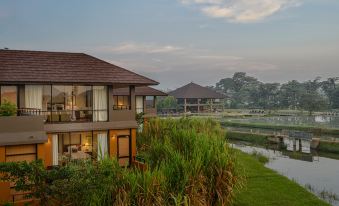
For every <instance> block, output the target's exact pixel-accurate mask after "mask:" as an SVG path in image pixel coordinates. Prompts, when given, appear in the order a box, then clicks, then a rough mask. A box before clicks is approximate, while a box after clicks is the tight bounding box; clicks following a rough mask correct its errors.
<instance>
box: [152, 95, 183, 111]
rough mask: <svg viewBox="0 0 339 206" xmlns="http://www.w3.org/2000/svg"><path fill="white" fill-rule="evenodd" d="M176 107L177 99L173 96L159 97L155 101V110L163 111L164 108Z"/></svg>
mask: <svg viewBox="0 0 339 206" xmlns="http://www.w3.org/2000/svg"><path fill="white" fill-rule="evenodd" d="M177 109H178V104H177V100H176V99H175V98H174V97H173V96H167V97H159V100H158V101H157V110H158V111H159V112H163V111H165V110H169V111H167V112H170V111H172V110H173V111H176V110H177Z"/></svg>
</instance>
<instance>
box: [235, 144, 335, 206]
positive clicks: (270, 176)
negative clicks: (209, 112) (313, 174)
mask: <svg viewBox="0 0 339 206" xmlns="http://www.w3.org/2000/svg"><path fill="white" fill-rule="evenodd" d="M237 153H238V154H237V157H238V160H239V163H240V164H241V165H242V167H243V169H244V171H245V174H246V184H245V186H244V188H242V189H241V191H239V192H238V193H237V195H236V198H235V199H236V200H235V203H234V206H256V205H258V206H265V205H270V206H279V205H281V206H299V205H300V206H301V205H303V206H322V205H326V206H328V205H329V204H327V203H325V202H324V201H322V200H320V199H319V198H317V197H316V196H315V195H313V194H312V193H310V192H308V191H307V190H306V189H304V188H303V187H301V186H300V185H298V184H297V183H295V182H293V181H291V180H289V179H288V178H286V177H284V176H282V175H279V174H278V173H277V172H275V171H273V170H271V169H268V168H266V167H265V166H264V165H263V164H262V163H260V162H259V161H257V160H256V159H254V158H253V157H252V156H250V155H248V154H245V153H243V152H240V151H239V152H238V151H237Z"/></svg>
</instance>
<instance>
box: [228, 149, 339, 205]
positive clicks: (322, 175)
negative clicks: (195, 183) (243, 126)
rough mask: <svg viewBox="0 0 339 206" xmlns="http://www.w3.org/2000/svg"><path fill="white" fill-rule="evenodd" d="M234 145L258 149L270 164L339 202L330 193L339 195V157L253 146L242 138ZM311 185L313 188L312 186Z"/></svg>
mask: <svg viewBox="0 0 339 206" xmlns="http://www.w3.org/2000/svg"><path fill="white" fill-rule="evenodd" d="M231 145H232V147H234V148H237V149H240V150H242V151H243V152H246V153H252V152H253V151H257V152H259V153H261V154H263V155H265V156H267V157H269V159H270V161H269V162H268V163H267V164H266V167H268V168H270V169H273V170H275V171H277V172H278V173H280V174H282V175H284V176H286V177H288V178H289V179H291V180H294V181H296V182H298V183H299V184H300V185H302V186H304V187H305V186H306V185H308V186H307V187H308V188H309V190H311V192H313V193H314V194H316V195H317V196H319V197H321V192H323V195H324V196H325V197H323V199H326V200H327V201H328V202H329V203H330V204H332V205H335V206H339V200H334V199H333V198H328V197H326V196H327V195H329V194H335V195H336V197H337V198H339V160H338V159H332V158H327V157H323V156H318V155H314V154H301V153H300V154H296V153H292V152H287V151H279V150H274V149H266V148H261V147H257V146H249V145H246V144H245V143H242V142H233V143H232V144H231ZM310 188H311V189H310Z"/></svg>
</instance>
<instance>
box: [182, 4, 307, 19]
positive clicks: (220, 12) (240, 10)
mask: <svg viewBox="0 0 339 206" xmlns="http://www.w3.org/2000/svg"><path fill="white" fill-rule="evenodd" d="M301 1H302V0H180V2H181V3H182V4H185V5H195V6H197V7H198V9H199V10H200V11H201V12H202V13H203V14H205V15H207V16H209V17H212V18H224V19H227V20H228V21H230V22H238V23H253V22H258V21H261V20H263V19H265V18H267V17H269V16H272V15H274V14H276V13H277V12H279V11H281V10H283V9H286V8H290V7H297V6H300V5H301Z"/></svg>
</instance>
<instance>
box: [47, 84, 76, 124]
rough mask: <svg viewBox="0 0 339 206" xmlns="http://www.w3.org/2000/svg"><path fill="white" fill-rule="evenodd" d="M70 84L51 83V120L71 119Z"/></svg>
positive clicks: (68, 120) (67, 120)
mask: <svg viewBox="0 0 339 206" xmlns="http://www.w3.org/2000/svg"><path fill="white" fill-rule="evenodd" d="M72 99H73V98H72V86H64V85H53V86H52V105H51V108H52V115H51V121H53V122H59V121H60V122H70V121H72V118H73V114H72V109H73V105H72Z"/></svg>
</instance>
